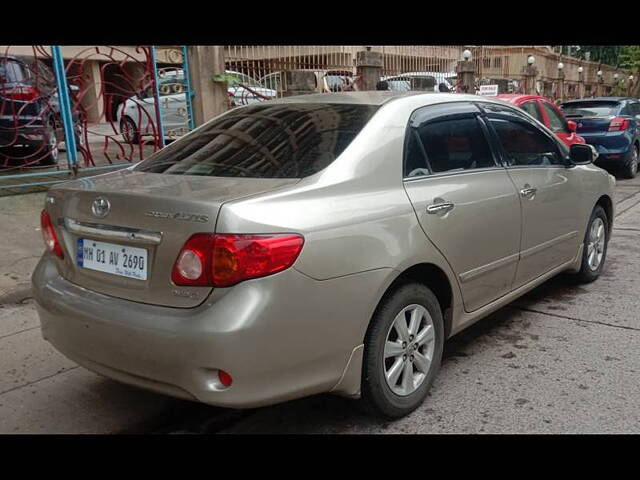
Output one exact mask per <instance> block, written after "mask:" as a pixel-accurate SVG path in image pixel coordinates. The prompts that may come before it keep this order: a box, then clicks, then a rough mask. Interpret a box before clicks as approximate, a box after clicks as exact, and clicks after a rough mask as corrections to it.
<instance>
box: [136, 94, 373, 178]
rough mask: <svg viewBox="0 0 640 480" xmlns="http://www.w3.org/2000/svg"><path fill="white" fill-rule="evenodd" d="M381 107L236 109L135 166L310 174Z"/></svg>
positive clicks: (185, 171) (226, 173)
mask: <svg viewBox="0 0 640 480" xmlns="http://www.w3.org/2000/svg"><path fill="white" fill-rule="evenodd" d="M377 109H378V107H377V106H372V105H351V104H330V103H316V104H312V103H299V104H295V103H290V104H273V105H264V104H262V105H251V106H247V107H241V108H237V109H234V110H232V111H231V112H228V113H227V114H225V115H223V116H221V117H218V118H216V119H214V120H212V121H210V122H209V123H207V124H205V125H204V126H202V127H201V128H199V129H198V130H196V131H194V132H193V133H191V134H189V135H186V136H185V137H183V138H181V139H179V140H177V141H176V142H174V143H173V144H171V145H170V146H168V147H167V148H164V149H162V150H160V151H159V152H157V153H155V154H153V155H152V156H150V157H149V158H148V159H147V160H145V161H143V162H141V163H140V164H139V165H138V166H137V167H135V170H138V171H142V172H153V173H166V174H173V175H203V176H211V177H251V178H302V177H306V176H309V175H313V174H314V173H316V172H319V171H320V170H322V169H324V168H325V167H327V166H328V165H329V164H330V163H331V162H333V161H334V160H335V159H336V158H337V157H338V155H340V154H341V153H342V151H343V150H344V149H345V148H347V146H348V145H349V144H350V143H351V141H352V140H353V139H354V138H355V136H356V135H357V134H358V133H359V132H360V130H362V128H363V127H364V126H365V124H366V123H367V122H368V121H369V119H370V118H371V117H372V116H373V114H374V113H375V111H376V110H377Z"/></svg>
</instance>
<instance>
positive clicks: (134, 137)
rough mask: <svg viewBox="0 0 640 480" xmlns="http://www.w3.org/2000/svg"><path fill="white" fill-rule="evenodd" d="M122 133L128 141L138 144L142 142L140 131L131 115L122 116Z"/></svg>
mask: <svg viewBox="0 0 640 480" xmlns="http://www.w3.org/2000/svg"><path fill="white" fill-rule="evenodd" d="M120 133H122V138H124V141H125V142H126V143H132V144H135V145H137V144H138V143H140V132H139V131H138V127H137V125H136V122H134V121H133V119H132V118H131V117H122V119H121V120H120Z"/></svg>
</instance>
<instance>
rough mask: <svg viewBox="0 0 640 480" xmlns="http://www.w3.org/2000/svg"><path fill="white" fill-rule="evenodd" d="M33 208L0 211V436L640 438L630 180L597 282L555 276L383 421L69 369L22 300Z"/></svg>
mask: <svg viewBox="0 0 640 480" xmlns="http://www.w3.org/2000/svg"><path fill="white" fill-rule="evenodd" d="M42 199H43V195H42V194H37V195H25V196H20V197H11V198H2V199H0V222H2V225H4V226H5V229H4V230H3V232H2V234H1V236H2V244H3V249H1V250H0V305H1V308H0V433H11V432H25V433H26V432H65V433H85V432H95V433H113V432H136V433H137V432H229V433H235V432H241V433H282V432H292V433H294V432H295V433H303V432H305V433H306V432H309V433H316V432H329V433H338V432H340V433H378V432H385V433H432V432H433V433H439V432H447V433H463V432H469V433H476V432H487V433H489V432H491V433H493V432H503V433H507V432H540V433H547V432H572V433H573V432H575V433H579V432H580V433H585V432H637V431H639V430H640V405H639V403H638V401H637V400H638V398H640V381H639V380H640V356H638V355H637V352H638V351H639V350H640V320H639V319H640V302H638V301H637V298H636V295H637V292H636V283H637V281H638V280H639V279H640V242H639V240H640V177H639V178H637V179H634V180H618V185H617V187H616V203H617V209H618V216H617V218H616V225H615V230H614V234H613V237H612V240H611V243H610V246H609V253H608V256H607V267H606V270H605V272H604V273H603V275H602V277H601V278H600V279H599V280H598V281H597V282H595V283H592V284H589V285H582V286H576V285H572V284H571V283H569V282H567V280H566V279H565V278H563V277H557V278H556V279H553V280H551V281H549V282H547V283H545V284H544V285H541V286H540V287H539V288H537V289H536V290H534V291H532V292H530V293H529V294H528V295H526V296H524V297H522V298H521V299H519V300H518V301H516V302H515V303H513V304H512V305H510V306H508V307H505V308H503V309H501V310H500V311H498V312H496V313H495V314H493V315H491V316H490V317H487V318H485V319H483V320H481V321H480V322H478V323H477V324H475V325H474V326H472V327H471V328H469V329H467V330H465V331H464V332H462V333H460V334H459V335H457V336H455V337H454V338H452V339H451V340H449V342H447V344H446V346H445V358H444V361H443V365H442V370H441V372H440V375H439V376H438V378H437V379H436V382H435V384H434V386H433V389H432V391H431V393H430V396H429V398H428V399H427V400H426V402H425V403H424V404H423V405H422V406H421V407H420V408H419V409H417V410H416V411H415V412H414V413H412V414H411V415H409V416H408V417H406V418H404V419H402V420H398V421H395V422H384V421H379V420H376V419H374V418H371V417H368V416H365V415H363V414H361V413H360V412H359V411H358V409H357V408H355V407H354V405H353V403H352V402H350V401H349V400H346V399H342V398H338V397H333V396H329V395H321V396H316V397H311V398H307V399H302V400H298V401H294V402H289V403H286V404H283V405H279V406H274V407H266V408H261V409H256V410H251V411H231V410H223V409H218V408H213V407H207V406H204V405H199V404H195V403H191V402H185V401H179V400H174V399H170V398H166V397H163V396H160V395H156V394H152V393H148V392H144V391H140V390H137V389H134V388H131V387H127V386H124V385H120V384H118V383H116V382H113V381H111V380H108V379H104V378H101V377H99V376H97V375H94V374H93V373H90V372H88V371H86V370H84V369H83V368H80V367H77V366H76V365H75V364H74V363H73V362H70V361H69V360H67V359H65V358H64V357H62V356H61V355H60V354H58V353H57V352H56V351H54V350H53V349H52V348H51V347H50V346H49V345H48V344H47V343H46V342H45V341H43V340H42V337H41V335H40V331H39V328H38V320H37V318H36V315H35V312H34V308H33V304H32V300H31V299H30V292H29V275H30V273H31V271H32V269H33V267H34V266H35V264H36V262H37V257H38V256H39V254H40V252H41V251H42V246H41V238H40V233H39V231H36V228H37V224H38V218H37V214H38V212H39V209H40V206H41V203H42ZM6 226H10V227H9V228H7V227H6Z"/></svg>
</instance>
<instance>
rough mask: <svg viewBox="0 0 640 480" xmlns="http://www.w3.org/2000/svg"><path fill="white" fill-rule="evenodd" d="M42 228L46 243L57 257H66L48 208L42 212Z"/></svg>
mask: <svg viewBox="0 0 640 480" xmlns="http://www.w3.org/2000/svg"><path fill="white" fill-rule="evenodd" d="M40 230H41V231H42V238H43V239H44V244H45V245H46V246H47V249H48V250H49V251H50V252H52V253H53V254H54V255H55V256H56V257H59V258H64V253H63V251H62V246H61V245H60V242H58V237H57V236H56V231H55V230H54V228H53V223H52V222H51V217H50V216H49V213H47V211H46V210H42V213H41V214H40Z"/></svg>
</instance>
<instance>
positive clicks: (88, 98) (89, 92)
mask: <svg viewBox="0 0 640 480" xmlns="http://www.w3.org/2000/svg"><path fill="white" fill-rule="evenodd" d="M82 82H83V84H84V91H82V92H80V93H81V94H82V100H80V103H82V106H83V107H84V108H85V109H86V112H87V121H88V122H89V123H99V122H101V121H102V120H103V119H104V110H105V109H104V107H105V105H104V101H105V97H104V95H102V94H101V92H102V84H103V79H102V75H101V71H100V62H98V61H97V60H86V61H85V62H84V67H83V71H82Z"/></svg>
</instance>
